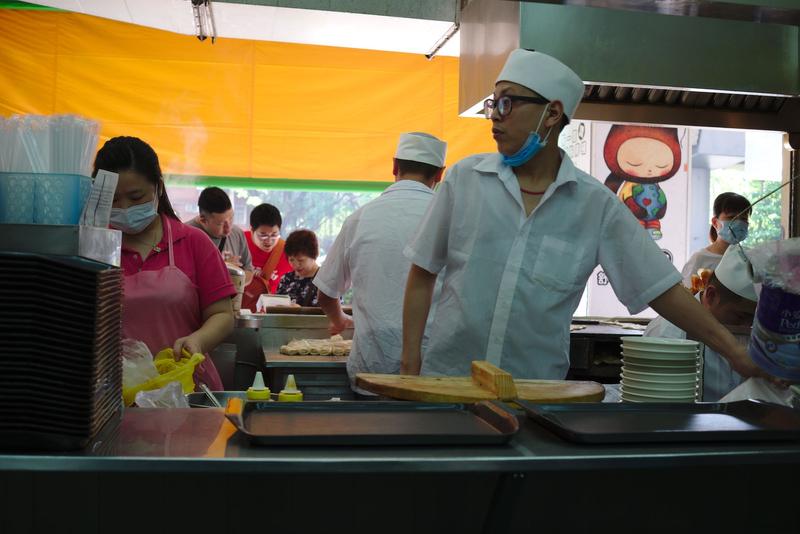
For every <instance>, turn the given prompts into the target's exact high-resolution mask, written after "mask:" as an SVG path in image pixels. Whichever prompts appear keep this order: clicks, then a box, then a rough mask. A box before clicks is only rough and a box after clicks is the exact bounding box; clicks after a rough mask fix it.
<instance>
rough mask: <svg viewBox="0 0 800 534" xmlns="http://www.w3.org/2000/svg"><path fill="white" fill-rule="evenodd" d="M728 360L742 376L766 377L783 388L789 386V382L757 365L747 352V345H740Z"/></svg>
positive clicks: (729, 355)
mask: <svg viewBox="0 0 800 534" xmlns="http://www.w3.org/2000/svg"><path fill="white" fill-rule="evenodd" d="M728 361H729V362H730V364H731V367H732V368H733V370H734V371H736V372H737V373H739V375H740V376H741V377H742V378H750V377H754V376H758V377H761V378H764V379H766V380H768V381H769V382H771V383H772V384H775V385H776V386H778V387H781V388H787V387H789V383H788V382H786V381H785V380H782V379H780V378H778V377H776V376H772V375H770V374H768V373H767V372H765V371H764V370H763V369H762V368H761V367H759V366H758V365H756V363H755V362H754V361H753V359H752V358H751V357H750V355H749V354H748V353H747V350H746V348H745V347H743V346H741V345H739V346H738V347H737V350H736V351H734V352H731V353H730V354H728Z"/></svg>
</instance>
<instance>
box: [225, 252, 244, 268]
mask: <svg viewBox="0 0 800 534" xmlns="http://www.w3.org/2000/svg"><path fill="white" fill-rule="evenodd" d="M222 260H223V261H224V262H225V263H230V264H231V265H235V266H236V267H241V266H242V257H241V256H234V255H233V254H231V253H230V252H228V251H227V250H226V251H223V252H222Z"/></svg>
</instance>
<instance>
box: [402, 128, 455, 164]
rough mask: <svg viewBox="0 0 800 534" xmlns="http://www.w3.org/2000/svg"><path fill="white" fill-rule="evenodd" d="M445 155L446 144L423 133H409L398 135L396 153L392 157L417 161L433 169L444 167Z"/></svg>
mask: <svg viewBox="0 0 800 534" xmlns="http://www.w3.org/2000/svg"><path fill="white" fill-rule="evenodd" d="M446 153H447V143H445V142H444V141H442V140H440V139H437V138H436V137H434V136H432V135H431V134H426V133H423V132H410V133H404V134H401V135H400V142H399V143H397V152H395V154H394V157H395V158H397V159H407V160H409V161H419V162H420V163H427V164H428V165H433V166H434V167H444V156H445V154H446Z"/></svg>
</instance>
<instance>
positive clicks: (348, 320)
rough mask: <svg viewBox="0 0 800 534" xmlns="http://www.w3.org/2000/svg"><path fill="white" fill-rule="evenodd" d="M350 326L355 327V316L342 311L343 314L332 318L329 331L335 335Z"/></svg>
mask: <svg viewBox="0 0 800 534" xmlns="http://www.w3.org/2000/svg"><path fill="white" fill-rule="evenodd" d="M348 328H353V318H352V317H350V316H349V315H347V314H346V313H342V314H341V316H339V317H336V318H335V319H331V321H330V323H329V324H328V333H329V334H330V335H332V336H335V335H336V334H340V333H341V332H343V331H344V330H347V329H348Z"/></svg>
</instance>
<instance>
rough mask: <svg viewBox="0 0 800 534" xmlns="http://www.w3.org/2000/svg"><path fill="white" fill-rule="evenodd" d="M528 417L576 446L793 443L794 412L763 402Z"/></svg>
mask: <svg viewBox="0 0 800 534" xmlns="http://www.w3.org/2000/svg"><path fill="white" fill-rule="evenodd" d="M517 402H518V403H519V404H520V405H522V407H523V408H524V409H525V412H526V413H527V414H528V416H529V417H530V418H531V419H532V420H534V421H536V422H537V423H539V424H541V425H542V426H544V427H546V428H548V429H550V430H552V431H553V432H555V433H556V434H558V435H559V436H561V437H563V438H565V439H567V440H569V441H575V442H579V443H663V442H678V441H684V442H698V441H765V440H799V439H800V411H798V410H793V409H792V408H787V407H785V406H779V405H777V404H771V403H767V402H761V401H754V400H744V401H738V402H728V403H715V402H701V403H696V404H683V403H643V404H630V403H599V404H590V403H578V404H533V403H529V402H525V401H517Z"/></svg>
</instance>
